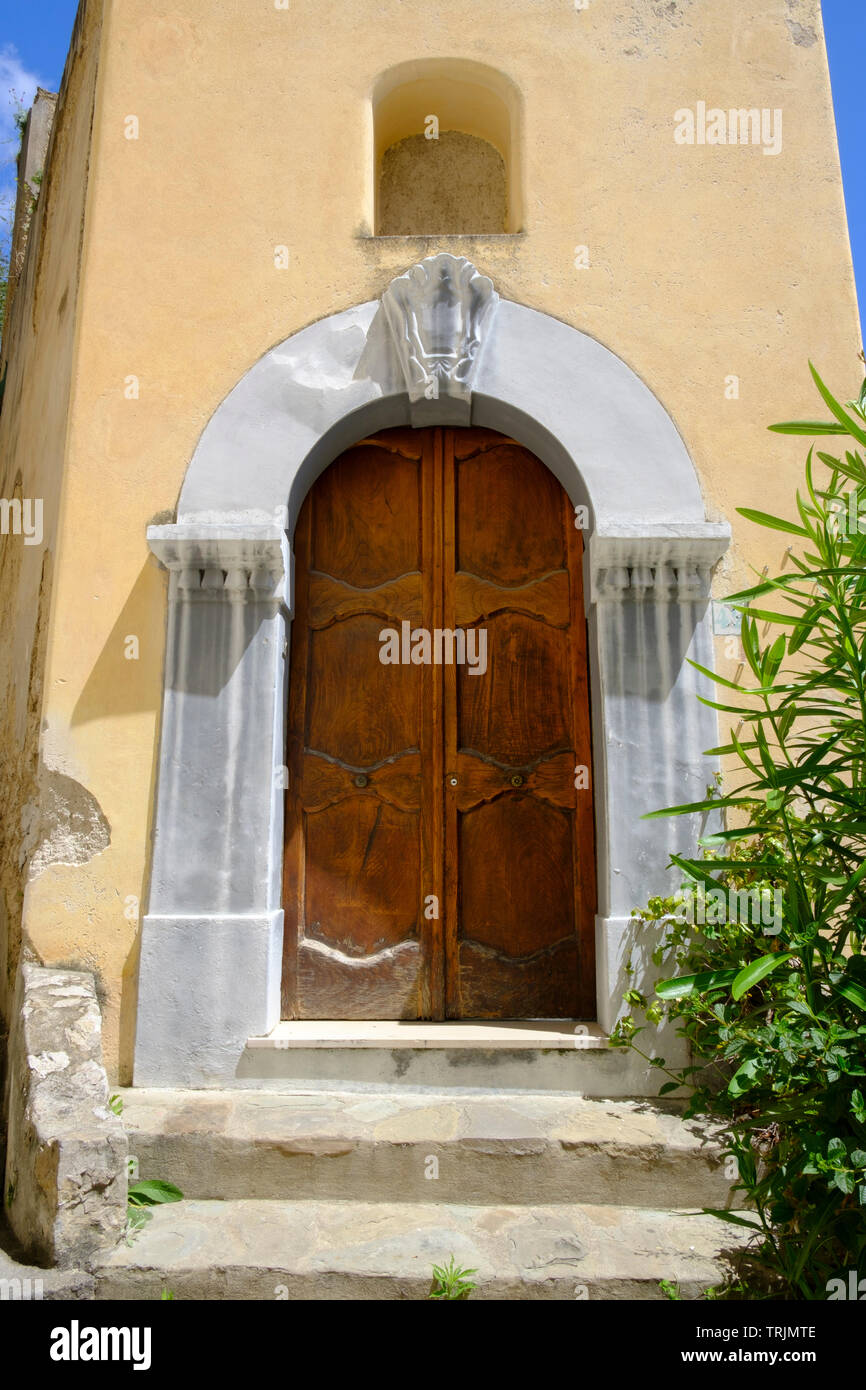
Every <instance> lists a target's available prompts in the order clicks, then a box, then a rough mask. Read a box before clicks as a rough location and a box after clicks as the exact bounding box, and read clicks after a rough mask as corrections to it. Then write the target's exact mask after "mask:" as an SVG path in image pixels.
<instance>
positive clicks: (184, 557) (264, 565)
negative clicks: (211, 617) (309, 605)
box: [147, 525, 291, 610]
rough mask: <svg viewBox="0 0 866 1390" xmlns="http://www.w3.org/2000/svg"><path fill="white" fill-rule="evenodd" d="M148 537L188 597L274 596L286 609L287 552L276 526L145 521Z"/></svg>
mask: <svg viewBox="0 0 866 1390" xmlns="http://www.w3.org/2000/svg"><path fill="white" fill-rule="evenodd" d="M147 543H148V545H149V546H150V548H151V550H152V551H153V553H154V555H155V556H156V557H157V559H158V560H159V562H160V564H161V565H164V566H165V568H166V569H167V570H169V571H171V574H172V585H173V591H174V592H175V593H176V594H177V595H178V596H180V597H182V598H184V599H190V600H194V601H197V600H208V599H214V598H218V599H233V600H236V601H243V602H251V601H253V602H254V601H257V600H258V601H268V600H272V601H273V600H276V601H278V602H279V603H281V604H284V605H285V606H286V607H287V608H289V609H290V610H291V555H290V550H289V540H288V536H287V535H286V533H285V531H284V530H283V529H282V527H280V526H197V525H177V526H148V528H147Z"/></svg>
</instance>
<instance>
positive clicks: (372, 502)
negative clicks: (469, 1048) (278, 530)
mask: <svg viewBox="0 0 866 1390" xmlns="http://www.w3.org/2000/svg"><path fill="white" fill-rule="evenodd" d="M295 578H296V585H295V592H296V611H295V616H294V621H293V624H292V643H291V670H290V695H289V739H288V750H289V751H288V764H289V788H288V792H287V803H286V855H285V918H286V931H285V962H284V981H283V1013H284V1016H286V1017H290V1018H323V1019H324V1018H346V1019H350V1018H357V1019H361V1018H367V1019H376V1018H380V1019H389V1018H394V1019H410V1018H444V1017H448V1018H472V1017H474V1018H521V1017H522V1018H531V1017H570V1018H571V1017H590V1016H592V1013H593V991H592V980H593V966H592V958H591V943H592V929H593V913H594V862H593V836H592V802H591V792H590V791H589V790H586V791H583V792H581V791H578V790H576V788H575V768H576V767H577V766H583V767H586V768H587V769H588V768H589V766H590V753H589V719H588V694H587V680H586V653H585V630H586V629H585V623H584V617H583V606H582V591H581V564H580V533H579V532H577V531H576V530H575V529H574V525H573V511H572V508H571V507H570V504H569V503H568V499H567V498H566V496H565V494H564V492H563V490H562V489H561V487H560V486H559V484H558V483H557V482H556V480H555V479H554V478H553V476H552V474H550V473H549V472H548V470H547V469H546V468H545V467H544V466H543V464H541V463H540V462H539V461H538V460H537V459H535V458H534V457H533V456H532V455H531V454H529V453H528V451H527V450H525V449H523V448H522V447H521V446H519V445H517V444H515V443H513V442H512V441H509V440H506V439H503V438H502V437H501V436H499V435H496V434H493V433H491V432H489V431H483V430H469V429H464V430H460V429H453V430H442V429H429V430H389V431H386V432H384V433H383V434H381V435H379V436H377V437H376V438H375V439H370V440H365V441H363V442H362V443H361V444H358V445H356V446H354V447H353V448H352V449H349V450H347V452H346V453H345V454H343V455H342V456H341V457H340V458H339V459H338V460H337V461H336V462H335V463H334V464H332V465H331V467H330V468H329V469H328V470H327V471H326V472H325V473H324V474H323V475H322V476H321V477H320V479H319V480H318V482H317V483H316V484H315V485H314V487H313V488H312V489H311V491H310V494H309V495H308V497H307V499H306V501H305V503H304V506H303V508H302V510H301V515H300V518H299V521H298V526H297V530H296V534H295ZM403 624H405V625H406V627H405V629H404V628H403V627H402V625H403ZM443 628H444V629H446V630H450V631H454V630H456V629H460V630H463V631H465V632H467V634H468V633H469V632H471V631H473V630H474V631H475V633H476V634H477V636H476V639H475V640H476V644H477V645H476V646H475V647H474V648H473V647H472V644H471V643H470V644H469V652H470V654H471V659H472V661H473V663H474V666H475V669H474V670H473V665H472V664H467V663H464V664H462V665H461V664H457V663H456V662H454V661H453V660H452V661H451V662H449V660H448V654H449V650H451V649H450V648H449V644H448V643H447V642H446V643H445V645H444V646H443V647H442V648H441V657H440V660H441V661H442V664H435V656H434V658H433V659H432V660H430V661H429V662H428V661H427V660H424V659H418V658H423V649H419V650H418V654H417V657H416V661H412V660H410V661H408V662H406V663H405V664H404V663H403V662H399V663H397V664H383V662H382V660H381V659H380V654H381V650H382V633H383V631H384V630H385V629H391V630H395V631H396V632H398V633H399V632H403V631H405V633H407V634H408V633H412V634H413V635H414V634H415V632H416V631H417V630H420V629H425V630H426V631H428V632H429V633H430V634H431V654H432V653H433V652H435V634H436V632H437V631H441V630H442V629H443ZM482 636H483V638H484V639H486V662H485V663H484V665H485V667H486V669H483V670H482V662H481V660H480V659H479V654H480V653H482V652H484V650H485V649H484V647H483V645H482ZM459 651H460V648H459V646H457V645H456V643H455V647H454V648H453V652H454V653H459ZM405 654H406V653H405V652H404V655H405Z"/></svg>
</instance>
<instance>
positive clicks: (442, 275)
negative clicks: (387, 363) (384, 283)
mask: <svg viewBox="0 0 866 1390" xmlns="http://www.w3.org/2000/svg"><path fill="white" fill-rule="evenodd" d="M498 303H499V296H498V295H497V293H496V291H495V289H494V288H493V281H492V280H489V279H488V278H487V276H486V275H482V274H481V273H480V271H478V270H476V268H475V266H474V265H473V264H472V262H471V261H468V260H466V258H465V257H462V256H451V255H449V254H448V252H445V251H442V252H440V253H439V255H437V256H428V257H427V258H426V260H423V261H421V262H419V264H418V265H414V266H413V267H412V269H411V270H408V271H406V273H405V275H398V276H397V278H396V279H395V280H392V281H391V284H390V285H389V286H388V288H387V290H386V291H385V293H384V295H383V296H382V305H383V308H384V310H385V317H386V319H387V322H388V327H389V329H390V330H391V337H392V339H393V341H394V346H395V348H396V351H397V356H398V358H399V360H400V366H401V368H402V371H403V376H404V377H405V380H406V390H407V391H408V393H409V400H410V401H411V403H412V407H413V409H412V423H413V425H421V424H426V423H428V422H436V423H440V424H464V425H466V424H469V420H470V403H471V399H472V381H473V378H474V376H475V369H476V366H477V359H478V354H479V351H480V349H481V346H482V344H483V342H484V339H485V336H486V335H488V334H489V332H490V326H491V322H492V319H493V315H494V313H495V311H496V306H497V304H498ZM443 400H444V401H445V403H446V407H450V408H446V409H443V407H442V406H441V405H439V406H437V405H436V404H433V403H435V402H440V401H443ZM428 402H430V403H431V404H429V405H428V404H427V403H428Z"/></svg>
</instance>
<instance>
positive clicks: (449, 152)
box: [379, 130, 507, 236]
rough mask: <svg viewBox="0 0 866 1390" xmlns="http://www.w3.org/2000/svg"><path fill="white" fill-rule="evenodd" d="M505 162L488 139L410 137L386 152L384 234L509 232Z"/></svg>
mask: <svg viewBox="0 0 866 1390" xmlns="http://www.w3.org/2000/svg"><path fill="white" fill-rule="evenodd" d="M506 203H507V198H506V184H505V162H504V160H503V158H502V155H501V154H500V153H499V151H498V150H496V149H494V147H493V146H492V145H491V144H489V142H488V141H487V140H481V139H479V138H478V136H475V135H464V134H463V132H462V131H459V130H443V131H441V132H440V134H439V138H438V139H436V140H432V139H431V140H428V139H427V136H426V135H410V136H408V137H407V138H406V139H405V140H399V141H398V142H397V144H396V145H392V146H391V148H390V149H389V150H386V151H385V155H384V157H383V160H382V173H381V177H380V181H379V233H380V235H382V236H411V235H412V234H413V233H421V234H429V233H436V232H451V233H459V232H503V231H504V230H505V212H506Z"/></svg>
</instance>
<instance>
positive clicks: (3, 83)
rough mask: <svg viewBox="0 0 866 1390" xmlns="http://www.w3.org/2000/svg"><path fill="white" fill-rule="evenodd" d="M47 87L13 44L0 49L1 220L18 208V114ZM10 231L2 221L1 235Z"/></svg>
mask: <svg viewBox="0 0 866 1390" xmlns="http://www.w3.org/2000/svg"><path fill="white" fill-rule="evenodd" d="M45 85H46V84H45V82H44V80H43V79H42V78H40V77H39V76H38V75H37V74H36V73H35V72H30V71H29V69H28V68H26V67H25V66H24V64H23V63H22V61H21V57H20V54H19V53H18V50H17V48H16V47H15V45H14V44H11V43H7V44H4V45H3V47H2V48H0V217H6V216H9V217H10V218H11V209H12V208H14V206H15V191H16V181H15V179H16V175H15V157H16V155H17V154H18V146H19V144H20V133H19V130H18V127H17V125H16V124H15V112H16V110H20V108H21V107H24V109H25V110H27V109H29V107H30V106H32V104H33V98H34V96H35V95H36V88H37V87H44V86H45ZM7 209H9V211H8V212H7ZM8 230H9V228H8V227H7V226H5V225H4V224H3V222H2V221H0V235H2V234H3V233H6V232H8Z"/></svg>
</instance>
